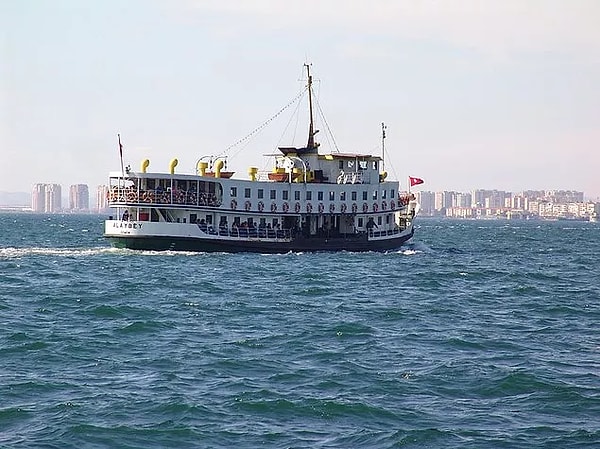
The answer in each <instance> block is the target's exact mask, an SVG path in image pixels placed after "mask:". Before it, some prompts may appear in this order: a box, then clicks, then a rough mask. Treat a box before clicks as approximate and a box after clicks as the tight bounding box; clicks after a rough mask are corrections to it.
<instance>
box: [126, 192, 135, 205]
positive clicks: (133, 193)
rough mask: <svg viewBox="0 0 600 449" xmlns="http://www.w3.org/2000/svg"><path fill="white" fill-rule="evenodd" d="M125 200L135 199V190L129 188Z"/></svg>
mask: <svg viewBox="0 0 600 449" xmlns="http://www.w3.org/2000/svg"><path fill="white" fill-rule="evenodd" d="M127 201H129V202H133V201H135V192H134V191H133V190H130V191H129V192H128V193H127Z"/></svg>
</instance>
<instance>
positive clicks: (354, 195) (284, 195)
mask: <svg viewBox="0 0 600 449" xmlns="http://www.w3.org/2000/svg"><path fill="white" fill-rule="evenodd" d="M293 193H294V201H300V200H301V198H300V196H301V195H300V193H301V192H300V190H295V191H294V192H293ZM358 193H359V192H357V191H353V192H350V201H358ZM361 193H362V200H363V201H368V200H369V192H368V191H367V190H363V191H362V192H361ZM387 193H388V191H387V190H382V191H381V199H382V200H385V199H387ZM389 193H390V198H391V199H393V198H394V194H395V191H394V189H391V190H390V191H389ZM229 194H230V196H231V198H237V196H238V188H237V187H231V189H230V192H229ZM316 194H317V199H316V201H323V200H324V197H325V192H323V191H321V190H320V191H317V192H316ZM328 194H329V201H336V195H335V192H334V191H330V192H328ZM256 195H257V198H258V199H259V200H262V199H264V198H265V191H264V189H257V191H256ZM346 196H347V195H346V192H339V194H338V198H337V199H338V200H339V201H346V200H347V198H346ZM378 197H379V191H377V190H374V191H373V192H372V199H373V200H377V199H379V198H378ZM244 198H252V189H250V188H245V189H244ZM269 199H271V200H276V199H277V190H274V189H273V190H270V191H269ZM281 199H282V200H283V201H290V192H289V191H287V190H283V191H282V192H281ZM304 199H305V200H306V201H312V200H313V192H312V191H310V190H307V191H306V198H304Z"/></svg>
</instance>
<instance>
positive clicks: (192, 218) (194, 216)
mask: <svg viewBox="0 0 600 449" xmlns="http://www.w3.org/2000/svg"><path fill="white" fill-rule="evenodd" d="M197 219H198V215H197V214H190V223H192V224H194V223H196V220H197Z"/></svg>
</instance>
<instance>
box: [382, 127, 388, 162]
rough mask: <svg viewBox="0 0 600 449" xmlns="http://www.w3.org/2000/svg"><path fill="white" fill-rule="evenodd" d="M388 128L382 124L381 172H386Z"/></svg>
mask: <svg viewBox="0 0 600 449" xmlns="http://www.w3.org/2000/svg"><path fill="white" fill-rule="evenodd" d="M386 129H387V126H385V123H383V122H381V172H382V173H383V171H384V170H385V130H386Z"/></svg>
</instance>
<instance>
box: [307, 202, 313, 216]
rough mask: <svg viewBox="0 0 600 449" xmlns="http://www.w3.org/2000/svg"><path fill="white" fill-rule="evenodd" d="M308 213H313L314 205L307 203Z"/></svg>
mask: <svg viewBox="0 0 600 449" xmlns="http://www.w3.org/2000/svg"><path fill="white" fill-rule="evenodd" d="M306 212H308V213H309V214H310V213H311V212H312V204H310V203H306Z"/></svg>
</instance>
